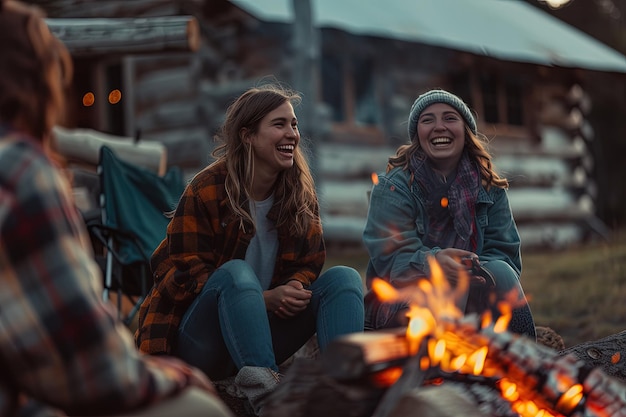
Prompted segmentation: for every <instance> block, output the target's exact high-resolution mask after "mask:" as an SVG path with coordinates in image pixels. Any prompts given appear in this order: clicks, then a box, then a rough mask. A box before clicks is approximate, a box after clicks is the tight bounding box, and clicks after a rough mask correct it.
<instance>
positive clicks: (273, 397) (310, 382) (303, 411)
mask: <svg viewBox="0 0 626 417" xmlns="http://www.w3.org/2000/svg"><path fill="white" fill-rule="evenodd" d="M383 392H384V390H383V389H380V388H375V387H373V386H372V385H368V384H363V383H341V382H339V381H337V380H335V379H334V378H332V377H331V376H330V375H328V374H327V373H326V372H325V371H324V368H323V367H322V365H321V362H320V361H319V360H311V359H296V360H295V361H294V362H293V364H292V365H291V366H290V367H289V370H288V371H287V373H286V374H285V376H284V378H283V379H282V380H281V381H280V384H278V387H277V388H276V389H275V390H274V392H272V393H271V394H270V395H269V396H268V397H267V400H266V402H265V404H264V406H263V409H262V413H261V416H262V417H270V416H271V417H319V416H324V417H348V416H349V417H369V416H371V415H372V412H373V411H374V408H375V407H376V405H377V404H378V401H379V400H380V398H381V396H382V394H383Z"/></svg>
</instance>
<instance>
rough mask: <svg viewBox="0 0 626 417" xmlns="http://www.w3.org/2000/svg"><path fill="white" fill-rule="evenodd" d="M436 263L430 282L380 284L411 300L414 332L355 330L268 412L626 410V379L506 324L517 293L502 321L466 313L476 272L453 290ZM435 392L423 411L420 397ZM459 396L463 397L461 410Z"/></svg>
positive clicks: (377, 416)
mask: <svg viewBox="0 0 626 417" xmlns="http://www.w3.org/2000/svg"><path fill="white" fill-rule="evenodd" d="M430 267H431V277H430V279H429V280H421V281H419V282H418V283H416V285H415V286H413V287H406V288H403V289H400V290H398V289H396V288H394V287H392V286H390V285H389V284H388V283H386V282H385V281H383V280H374V282H373V286H372V288H373V290H374V291H375V293H376V294H377V296H378V297H379V298H380V299H381V301H384V302H395V301H406V302H409V304H410V306H411V308H410V311H409V313H408V318H409V324H408V326H407V327H406V329H402V328H399V329H388V330H379V331H368V332H364V333H355V334H351V335H348V336H346V337H344V338H342V339H340V340H338V341H336V342H334V343H332V344H331V345H330V346H329V347H328V349H327V350H326V351H325V352H324V354H323V355H322V358H321V362H320V361H316V362H310V363H300V364H294V365H296V366H292V367H293V368H295V369H291V370H290V373H288V374H287V375H286V378H285V380H284V381H283V383H281V386H279V389H278V390H277V391H276V392H275V394H274V395H272V398H271V399H270V403H269V406H268V411H271V413H270V414H268V415H271V416H275V417H281V416H289V417H297V416H303V417H304V416H318V415H323V416H324V417H332V416H340V415H341V416H344V415H350V416H363V417H366V416H367V417H400V416H402V417H412V416H420V417H422V416H424V415H428V416H448V415H466V416H469V415H472V416H474V415H475V416H495V417H509V416H510V417H520V416H521V417H531V416H532V417H550V416H554V417H557V416H581V417H582V416H590V417H591V416H597V417H604V416H626V386H625V385H624V383H623V382H622V381H620V380H618V379H615V378H612V377H610V376H609V375H607V374H606V373H604V372H603V371H602V370H601V369H599V368H596V367H592V366H590V365H589V364H587V363H586V362H583V361H581V360H580V359H578V358H577V357H576V356H574V355H571V354H570V355H559V353H558V352H557V351H555V350H553V349H551V348H549V347H547V346H543V345H540V344H537V343H536V342H535V341H533V340H530V339H528V338H527V337H524V336H520V335H516V334H513V333H511V332H508V331H507V330H506V329H507V326H508V322H509V320H510V318H511V311H512V309H513V308H515V305H514V304H513V301H512V300H515V299H517V297H515V296H514V295H511V297H506V299H505V300H501V301H499V302H498V309H499V310H500V312H501V314H500V315H499V316H498V317H492V316H491V313H490V312H489V311H487V312H486V313H484V314H482V315H480V316H479V315H477V314H470V315H464V314H463V313H462V312H461V311H460V310H459V309H458V308H457V305H456V301H457V299H458V298H459V297H460V296H461V294H462V293H463V292H464V291H466V290H467V286H468V285H469V277H467V276H461V277H460V279H459V283H458V284H457V285H456V286H455V287H454V288H453V287H451V286H450V285H449V283H448V282H447V280H446V279H445V277H444V275H443V272H442V270H441V268H440V267H439V265H438V264H437V263H436V262H434V261H432V262H431V264H430ZM318 363H321V365H320V364H318ZM291 371H293V372H291ZM427 392H429V393H431V394H432V395H430V397H426V398H427V399H426V400H424V399H420V401H421V404H419V407H418V406H415V403H411V402H410V401H411V398H417V396H418V395H419V394H424V393H427ZM321 393H323V396H324V397H325V399H324V401H320V395H322V394H321ZM451 395H452V396H455V395H456V396H457V397H462V398H463V405H457V406H456V407H457V408H456V409H453V410H452V411H450V407H453V408H454V405H452V402H453V400H454V399H453V398H451ZM423 397H424V396H423ZM407 399H408V400H407ZM407 401H408V404H409V405H405V406H404V407H403V406H402V404H405V403H407ZM424 401H426V403H424ZM446 402H448V403H450V404H446ZM440 403H443V404H444V405H443V406H442V405H441V404H440ZM439 407H441V408H439ZM468 407H469V408H468ZM444 408H446V411H445V412H444V411H443V409H444ZM418 409H419V410H418ZM433 409H435V411H434V412H433ZM425 410H427V412H426V411H425ZM438 410H439V411H438ZM470 411H472V412H470ZM422 413H424V414H422Z"/></svg>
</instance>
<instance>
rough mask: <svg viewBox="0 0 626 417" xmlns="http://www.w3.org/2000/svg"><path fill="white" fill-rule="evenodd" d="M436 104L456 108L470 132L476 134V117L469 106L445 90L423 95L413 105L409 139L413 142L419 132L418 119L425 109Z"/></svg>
mask: <svg viewBox="0 0 626 417" xmlns="http://www.w3.org/2000/svg"><path fill="white" fill-rule="evenodd" d="M435 103H445V104H449V105H450V106H452V107H454V108H455V109H456V111H458V112H459V114H460V115H461V116H462V117H463V119H465V123H467V124H468V126H469V128H470V130H471V131H472V132H473V133H474V134H476V132H477V130H478V129H477V128H476V119H474V115H473V114H472V112H471V111H470V109H469V107H467V104H465V103H464V102H463V100H461V99H460V98H459V97H457V96H455V95H454V94H452V93H448V92H447V91H445V90H430V91H429V92H427V93H424V94H421V95H420V96H419V97H418V98H417V99H416V100H415V102H413V105H412V106H411V112H410V113H409V125H408V131H409V139H410V140H413V137H414V136H415V133H416V132H417V119H419V117H420V114H422V112H423V111H424V109H425V108H426V107H428V106H430V105H431V104H435Z"/></svg>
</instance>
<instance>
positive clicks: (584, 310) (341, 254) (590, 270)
mask: <svg viewBox="0 0 626 417" xmlns="http://www.w3.org/2000/svg"><path fill="white" fill-rule="evenodd" d="M522 258H523V272H522V278H521V279H522V286H523V288H524V291H525V292H526V296H527V297H528V299H529V304H530V307H531V309H532V312H533V315H534V318H535V323H536V324H537V325H538V326H547V327H551V328H552V329H554V330H555V331H556V332H557V333H559V334H560V335H561V337H563V340H564V342H565V345H566V346H567V347H570V346H574V345H576V344H579V343H582V342H586V341H590V340H597V339H600V338H603V337H605V336H609V335H611V334H615V333H618V332H620V331H622V330H626V302H625V300H626V231H621V232H615V233H614V235H613V236H612V237H611V239H610V241H609V242H591V243H588V244H584V245H580V246H576V247H571V248H568V249H565V250H558V251H556V250H545V251H526V252H522ZM332 265H349V266H352V267H354V268H356V269H357V270H358V271H359V272H361V274H362V275H363V276H364V275H365V268H366V265H367V255H366V254H365V252H364V251H363V250H361V249H350V250H346V249H338V248H333V247H329V249H328V258H327V262H326V265H325V268H328V267H330V266H332Z"/></svg>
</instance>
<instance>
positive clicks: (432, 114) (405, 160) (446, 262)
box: [363, 90, 536, 339]
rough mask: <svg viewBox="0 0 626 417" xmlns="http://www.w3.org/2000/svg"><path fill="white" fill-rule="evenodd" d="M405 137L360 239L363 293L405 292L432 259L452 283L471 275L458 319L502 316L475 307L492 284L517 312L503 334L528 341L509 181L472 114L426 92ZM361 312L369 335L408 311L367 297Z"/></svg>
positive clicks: (531, 330) (446, 96)
mask: <svg viewBox="0 0 626 417" xmlns="http://www.w3.org/2000/svg"><path fill="white" fill-rule="evenodd" d="M408 133H409V140H410V143H408V144H405V145H402V146H400V147H399V148H398V150H397V152H396V155H395V156H393V157H391V158H389V163H388V165H387V170H386V172H385V173H384V174H383V175H381V176H380V177H379V182H378V184H377V185H375V186H374V188H373V189H372V194H371V201H370V206H369V213H368V217H367V222H366V226H365V230H364V233H363V241H364V244H365V246H366V248H367V250H368V252H369V255H370V261H369V264H368V269H367V273H366V274H367V276H366V279H367V284H368V286H369V285H370V284H371V281H372V280H373V279H374V278H382V279H384V280H387V281H388V282H389V283H391V284H392V285H393V286H395V287H405V286H407V285H410V284H412V283H414V282H416V281H417V280H419V279H422V278H425V277H428V276H429V275H430V270H429V262H428V260H429V259H435V260H436V261H437V262H438V263H439V265H440V266H441V268H442V270H443V271H444V273H445V275H446V278H448V279H449V281H451V282H453V283H454V282H457V280H458V279H459V271H461V270H463V269H466V268H467V269H469V271H468V272H470V276H471V278H470V282H471V285H470V290H469V291H468V292H466V293H465V299H464V300H461V302H460V304H462V307H463V310H464V311H465V312H467V311H470V310H471V311H472V312H483V310H484V309H487V308H490V309H491V310H492V313H493V314H494V315H498V314H499V310H498V309H497V308H496V306H497V304H496V303H495V302H494V300H492V299H489V300H488V301H487V300H485V301H483V300H481V299H483V298H486V297H483V296H481V294H486V293H487V292H488V291H491V290H489V289H488V287H487V286H488V285H489V284H490V282H489V281H491V284H492V285H493V286H494V288H493V290H494V292H495V295H496V301H497V300H499V299H505V298H506V299H507V301H510V302H511V304H512V306H513V307H515V308H514V309H513V311H512V318H511V321H510V323H509V330H510V331H512V332H515V333H521V334H524V335H527V336H528V337H530V338H532V339H534V338H535V337H536V336H535V325H534V321H533V317H532V314H531V311H530V308H529V306H528V303H527V300H526V297H525V296H524V291H523V290H522V286H521V283H520V275H521V272H522V258H521V241H520V236H519V233H518V230H517V226H516V224H515V220H514V219H513V213H512V212H511V207H510V205H509V200H508V196H507V191H506V190H507V188H508V181H507V180H506V179H505V178H502V177H500V176H499V175H498V174H497V173H496V172H495V171H494V169H493V167H492V163H491V155H490V154H489V153H488V152H487V148H486V142H485V137H484V135H482V134H481V133H480V132H478V130H477V126H476V120H475V118H474V115H473V114H472V112H471V111H470V109H469V108H468V106H467V105H466V104H465V103H464V102H463V100H461V99H460V98H459V97H457V96H456V95H454V94H452V93H450V92H448V91H444V90H431V91H428V92H426V93H424V94H422V95H420V96H419V97H418V98H417V99H416V100H415V102H414V103H413V106H412V107H411V110H410V112H409V118H408ZM464 259H466V260H469V261H470V262H469V265H468V264H465V263H464V262H463V260H464ZM472 272H474V274H472ZM511 295H517V299H516V300H514V301H513V300H510V298H511ZM365 304H366V328H368V329H370V328H371V329H378V328H384V327H395V326H404V325H406V309H407V308H408V307H407V306H406V305H402V303H397V304H392V305H382V304H381V303H380V302H378V300H377V298H376V297H375V296H374V295H373V293H372V292H370V293H368V294H367V295H366V303H365ZM470 306H472V307H473V306H478V307H474V308H472V309H470V308H469V307H470ZM460 307H461V306H460Z"/></svg>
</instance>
